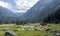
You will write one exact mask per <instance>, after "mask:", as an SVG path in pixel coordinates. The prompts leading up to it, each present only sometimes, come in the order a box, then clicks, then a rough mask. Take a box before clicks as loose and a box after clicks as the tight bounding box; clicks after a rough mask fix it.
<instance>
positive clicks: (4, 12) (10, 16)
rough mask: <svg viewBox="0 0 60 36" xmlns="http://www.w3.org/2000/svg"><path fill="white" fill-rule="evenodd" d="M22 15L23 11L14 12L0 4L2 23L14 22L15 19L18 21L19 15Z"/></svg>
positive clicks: (0, 19)
mask: <svg viewBox="0 0 60 36" xmlns="http://www.w3.org/2000/svg"><path fill="white" fill-rule="evenodd" d="M21 15H23V13H19V14H17V13H12V11H9V10H8V9H7V8H4V7H1V6H0V21H2V23H13V21H14V22H16V20H17V19H18V17H20V16H21Z"/></svg>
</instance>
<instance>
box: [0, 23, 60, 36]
mask: <svg viewBox="0 0 60 36" xmlns="http://www.w3.org/2000/svg"><path fill="white" fill-rule="evenodd" d="M34 24H35V25H36V24H38V23H34ZM34 24H30V25H34ZM20 26H21V25H13V24H11V25H7V24H5V25H0V28H1V27H8V28H10V30H11V31H13V30H14V29H16V30H17V29H18V28H16V27H20ZM49 27H53V28H52V29H51V30H52V31H53V30H59V31H60V24H57V25H56V24H55V25H54V24H51V25H49ZM51 30H50V31H51ZM50 31H48V34H50V36H52V34H53V32H50ZM15 33H16V35H17V36H44V35H45V34H46V31H45V30H42V31H27V30H24V31H22V30H21V31H17V32H15ZM4 34H5V31H0V36H4Z"/></svg>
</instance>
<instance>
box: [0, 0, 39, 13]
mask: <svg viewBox="0 0 60 36" xmlns="http://www.w3.org/2000/svg"><path fill="white" fill-rule="evenodd" d="M38 1H39V0H15V1H14V2H15V3H16V5H15V6H14V5H12V4H11V3H8V2H4V1H0V6H2V7H5V8H7V9H9V10H11V11H13V12H14V13H20V12H22V13H24V12H26V11H27V10H28V9H30V8H31V7H32V6H33V5H34V4H36V3H37V2H38Z"/></svg>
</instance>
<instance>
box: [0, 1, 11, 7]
mask: <svg viewBox="0 0 60 36" xmlns="http://www.w3.org/2000/svg"><path fill="white" fill-rule="evenodd" d="M0 6H2V7H5V8H11V7H10V6H11V5H10V4H9V3H7V2H3V1H0Z"/></svg>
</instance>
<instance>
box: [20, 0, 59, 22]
mask: <svg viewBox="0 0 60 36" xmlns="http://www.w3.org/2000/svg"><path fill="white" fill-rule="evenodd" d="M59 6H60V0H40V1H39V2H37V3H36V4H35V5H34V6H33V7H32V8H31V9H29V10H28V11H27V12H26V13H25V14H24V15H23V16H22V17H21V19H20V20H21V21H26V22H41V21H42V20H43V19H44V17H46V16H48V14H52V13H54V12H55V10H57V8H58V7H59ZM59 8H60V7H59Z"/></svg>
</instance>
